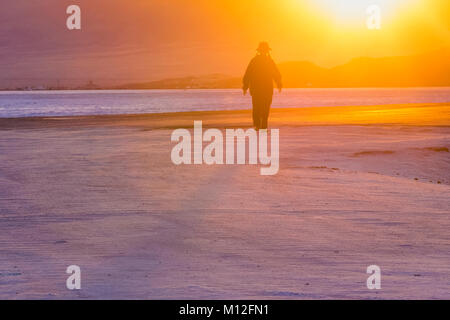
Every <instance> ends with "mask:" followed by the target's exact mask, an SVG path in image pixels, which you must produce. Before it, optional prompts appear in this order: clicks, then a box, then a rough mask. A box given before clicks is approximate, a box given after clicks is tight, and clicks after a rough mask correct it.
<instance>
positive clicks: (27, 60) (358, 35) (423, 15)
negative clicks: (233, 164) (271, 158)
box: [0, 0, 450, 87]
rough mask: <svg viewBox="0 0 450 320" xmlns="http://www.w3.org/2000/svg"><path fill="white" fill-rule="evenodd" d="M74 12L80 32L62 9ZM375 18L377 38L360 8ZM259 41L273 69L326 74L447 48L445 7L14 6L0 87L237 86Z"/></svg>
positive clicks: (214, 1)
mask: <svg viewBox="0 0 450 320" xmlns="http://www.w3.org/2000/svg"><path fill="white" fill-rule="evenodd" d="M73 4H76V5H78V6H79V7H80V8H81V30H68V29H67V27H66V19H67V18H68V16H69V15H68V14H66V9H67V7H68V6H69V5H73ZM370 4H377V5H379V6H380V8H381V29H379V30H369V29H368V28H367V26H366V19H367V14H366V12H365V11H366V8H367V7H368V6H369V5H370ZM259 41H268V42H269V43H270V45H271V47H272V48H273V52H272V56H273V57H274V59H275V60H276V61H277V62H285V61H302V60H306V61H311V62H314V63H316V64H318V65H319V66H323V67H331V66H335V65H339V64H342V63H346V62H348V61H349V60H351V59H353V58H356V57H360V56H371V57H383V56H396V55H411V54H417V53H423V52H427V51H431V50H435V49H439V48H442V47H449V46H450V1H448V0H241V1H237V0H195V1H193V0H164V1H161V0H158V1H155V0H40V1H29V0H15V1H5V2H3V3H2V4H1V11H0V87H5V86H10V85H15V84H16V83H18V82H19V83H21V84H24V83H26V84H30V85H39V84H43V85H49V84H51V85H54V84H55V83H56V81H58V80H59V81H60V82H61V83H63V84H65V83H67V84H69V83H70V82H71V81H72V82H73V81H83V82H86V81H88V80H93V81H95V82H98V83H99V84H102V83H105V84H106V83H110V82H114V83H128V82H139V81H150V80H156V79H162V78H170V77H180V76H188V75H205V74H215V73H221V74H227V75H230V76H240V75H241V74H242V73H243V72H244V69H245V67H246V65H247V64H248V61H249V59H250V58H251V57H252V56H253V55H254V54H255V49H256V47H257V45H258V42H259Z"/></svg>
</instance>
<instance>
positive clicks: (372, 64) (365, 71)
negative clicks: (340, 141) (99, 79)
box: [115, 48, 450, 89]
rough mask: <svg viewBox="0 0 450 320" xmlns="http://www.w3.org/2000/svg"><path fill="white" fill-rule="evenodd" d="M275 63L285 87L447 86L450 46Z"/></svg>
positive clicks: (231, 81) (217, 77) (212, 82)
mask: <svg viewBox="0 0 450 320" xmlns="http://www.w3.org/2000/svg"><path fill="white" fill-rule="evenodd" d="M278 66H279V69H280V72H281V74H282V75H283V83H284V87H286V88H342V87H418V86H424V87H426V86H450V49H449V48H443V49H440V50H436V51H433V52H428V53H425V54H419V55H413V56H397V57H383V58H370V57H361V58H355V59H353V60H351V61H350V62H348V63H346V64H343V65H340V66H336V67H333V68H322V67H319V66H317V65H316V64H314V63H312V62H307V61H291V62H283V63H280V64H279V65H278ZM240 87H241V78H240V77H232V76H227V75H222V74H213V75H207V76H191V77H182V78H172V79H163V80H159V81H151V82H145V83H132V84H125V85H121V86H118V87H115V89H215V88H240Z"/></svg>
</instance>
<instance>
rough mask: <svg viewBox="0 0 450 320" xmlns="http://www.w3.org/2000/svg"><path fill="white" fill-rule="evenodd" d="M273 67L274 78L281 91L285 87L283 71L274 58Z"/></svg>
mask: <svg viewBox="0 0 450 320" xmlns="http://www.w3.org/2000/svg"><path fill="white" fill-rule="evenodd" d="M272 69H273V72H272V77H273V80H274V81H275V83H276V84H277V87H278V91H280V92H281V90H282V89H283V82H282V81H281V73H280V70H279V69H278V67H277V65H276V64H275V62H274V61H273V60H272Z"/></svg>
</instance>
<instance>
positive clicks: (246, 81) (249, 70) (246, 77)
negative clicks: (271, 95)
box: [242, 60, 253, 95]
mask: <svg viewBox="0 0 450 320" xmlns="http://www.w3.org/2000/svg"><path fill="white" fill-rule="evenodd" d="M252 69H253V60H252V61H250V63H249V65H248V67H247V70H246V71H245V75H244V78H243V80H242V91H243V92H244V95H245V94H246V93H247V90H248V88H249V87H250V78H251V74H252Z"/></svg>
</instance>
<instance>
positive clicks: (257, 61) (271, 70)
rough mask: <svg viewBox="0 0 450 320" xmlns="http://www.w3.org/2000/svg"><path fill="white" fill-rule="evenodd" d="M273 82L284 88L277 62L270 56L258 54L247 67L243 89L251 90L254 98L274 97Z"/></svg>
mask: <svg viewBox="0 0 450 320" xmlns="http://www.w3.org/2000/svg"><path fill="white" fill-rule="evenodd" d="M273 81H275V82H276V84H277V87H278V88H280V89H281V88H282V83H281V74H280V71H279V70H278V68H277V65H276V64H275V62H274V61H273V60H272V58H271V57H270V56H269V55H262V54H258V55H257V56H256V57H254V58H253V59H252V60H251V61H250V64H249V65H248V67H247V71H246V72H245V75H244V79H243V82H244V86H243V89H244V90H247V89H249V88H250V94H251V95H252V96H267V95H273Z"/></svg>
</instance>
